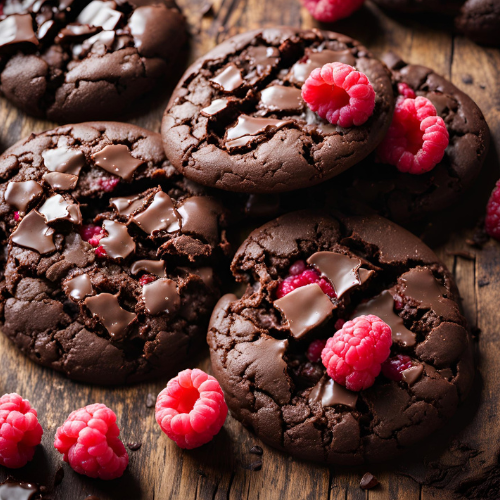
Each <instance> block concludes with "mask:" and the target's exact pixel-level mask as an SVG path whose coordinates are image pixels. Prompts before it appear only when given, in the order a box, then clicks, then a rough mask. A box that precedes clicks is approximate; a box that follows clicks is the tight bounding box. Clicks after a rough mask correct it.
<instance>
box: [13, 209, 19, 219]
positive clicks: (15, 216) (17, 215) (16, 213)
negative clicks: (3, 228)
mask: <svg viewBox="0 0 500 500" xmlns="http://www.w3.org/2000/svg"><path fill="white" fill-rule="evenodd" d="M19 218H20V216H19V212H17V211H16V212H14V220H15V221H18V220H19Z"/></svg>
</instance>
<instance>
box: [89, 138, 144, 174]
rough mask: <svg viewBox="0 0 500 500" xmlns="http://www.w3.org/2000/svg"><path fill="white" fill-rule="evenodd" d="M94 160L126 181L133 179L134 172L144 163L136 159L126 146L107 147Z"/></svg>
mask: <svg viewBox="0 0 500 500" xmlns="http://www.w3.org/2000/svg"><path fill="white" fill-rule="evenodd" d="M92 158H93V159H94V161H95V164H96V165H98V166H99V167H101V168H103V169H104V170H106V171H107V172H109V173H111V174H115V175H117V176H118V177H121V178H122V179H125V180H126V181H129V180H130V179H132V176H133V175H134V172H135V171H136V170H137V168H138V167H139V166H140V165H142V164H143V163H144V162H143V160H139V159H137V158H134V157H133V156H132V155H131V154H130V150H129V149H128V147H127V146H125V145H124V144H117V145H110V146H106V147H105V148H104V149H102V150H101V151H99V153H96V154H95V155H94V156H93V157H92Z"/></svg>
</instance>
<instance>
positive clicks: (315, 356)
mask: <svg viewBox="0 0 500 500" xmlns="http://www.w3.org/2000/svg"><path fill="white" fill-rule="evenodd" d="M325 345H326V340H322V339H316V340H313V341H312V342H311V343H310V344H309V347H308V348H307V352H306V357H307V359H308V360H309V361H311V363H319V362H320V361H321V353H322V352H323V349H324V348H325Z"/></svg>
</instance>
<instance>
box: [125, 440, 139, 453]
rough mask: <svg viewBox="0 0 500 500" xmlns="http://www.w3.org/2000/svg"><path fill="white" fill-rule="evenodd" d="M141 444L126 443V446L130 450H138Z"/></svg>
mask: <svg viewBox="0 0 500 500" xmlns="http://www.w3.org/2000/svg"><path fill="white" fill-rule="evenodd" d="M141 446H142V443H136V442H134V443H127V448H128V449H129V450H131V451H137V450H140V449H141Z"/></svg>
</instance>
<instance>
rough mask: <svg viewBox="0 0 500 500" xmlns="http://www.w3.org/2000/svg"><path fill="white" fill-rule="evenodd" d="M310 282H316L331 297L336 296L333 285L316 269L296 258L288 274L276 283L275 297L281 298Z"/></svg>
mask: <svg viewBox="0 0 500 500" xmlns="http://www.w3.org/2000/svg"><path fill="white" fill-rule="evenodd" d="M312 283H317V284H318V285H319V286H320V288H321V290H323V292H324V293H326V294H327V295H328V296H329V297H331V298H332V299H333V298H335V297H336V296H337V295H336V294H335V290H334V289H333V286H332V285H331V283H330V282H329V281H328V280H327V279H325V278H322V277H321V274H320V273H319V272H318V271H317V270H316V269H313V268H310V267H307V264H306V263H305V262H304V261H303V260H298V261H297V262H295V263H293V264H292V265H291V266H290V268H289V270H288V276H287V277H286V278H285V279H284V280H283V281H281V282H280V284H279V285H278V289H277V291H276V298H277V299H281V298H282V297H284V296H285V295H287V294H289V293H290V292H293V291H294V290H296V289H297V288H300V287H302V286H306V285H310V284H312Z"/></svg>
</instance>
